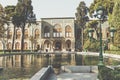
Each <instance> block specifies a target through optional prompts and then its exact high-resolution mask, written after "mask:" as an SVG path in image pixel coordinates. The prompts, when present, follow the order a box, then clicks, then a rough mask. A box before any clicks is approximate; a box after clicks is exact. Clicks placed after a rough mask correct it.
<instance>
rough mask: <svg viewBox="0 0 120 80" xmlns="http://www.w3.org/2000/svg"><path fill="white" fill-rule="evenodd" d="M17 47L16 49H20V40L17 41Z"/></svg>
mask: <svg viewBox="0 0 120 80" xmlns="http://www.w3.org/2000/svg"><path fill="white" fill-rule="evenodd" d="M15 49H16V50H20V43H19V42H17V43H16V44H15Z"/></svg>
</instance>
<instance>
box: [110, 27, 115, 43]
mask: <svg viewBox="0 0 120 80" xmlns="http://www.w3.org/2000/svg"><path fill="white" fill-rule="evenodd" d="M115 32H116V29H115V28H114V27H111V28H110V36H111V38H112V43H114V33H115Z"/></svg>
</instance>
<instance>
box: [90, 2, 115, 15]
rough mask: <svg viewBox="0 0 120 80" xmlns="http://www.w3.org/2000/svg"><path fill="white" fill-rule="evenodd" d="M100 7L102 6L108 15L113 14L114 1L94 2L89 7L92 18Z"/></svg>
mask: <svg viewBox="0 0 120 80" xmlns="http://www.w3.org/2000/svg"><path fill="white" fill-rule="evenodd" d="M100 5H102V6H103V7H104V8H105V11H106V14H107V15H111V14H112V12H113V7H114V0H94V2H93V3H92V4H91V5H90V7H89V12H90V15H91V16H92V14H93V13H94V11H96V9H97V8H98V6H100Z"/></svg>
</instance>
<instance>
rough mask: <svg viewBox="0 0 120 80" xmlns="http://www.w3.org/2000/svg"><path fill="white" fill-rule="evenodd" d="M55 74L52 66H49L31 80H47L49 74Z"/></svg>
mask: <svg viewBox="0 0 120 80" xmlns="http://www.w3.org/2000/svg"><path fill="white" fill-rule="evenodd" d="M53 72H54V71H53V68H52V66H48V67H47V68H42V69H41V70H40V71H38V72H37V73H36V74H35V75H34V76H33V77H32V78H31V79H30V80H46V79H47V77H48V76H49V74H51V73H53Z"/></svg>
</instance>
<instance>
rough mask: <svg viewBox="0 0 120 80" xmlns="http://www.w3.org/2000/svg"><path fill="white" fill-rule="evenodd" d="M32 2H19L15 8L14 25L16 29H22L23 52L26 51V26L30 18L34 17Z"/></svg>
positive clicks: (19, 0)
mask: <svg viewBox="0 0 120 80" xmlns="http://www.w3.org/2000/svg"><path fill="white" fill-rule="evenodd" d="M31 3H32V2H31V0H18V3H17V5H16V8H15V14H14V16H13V18H12V23H13V24H14V25H15V26H16V27H20V28H21V30H22V39H21V51H23V49H24V31H25V25H26V23H27V22H29V21H30V18H31V17H33V16H34V15H33V7H32V5H31Z"/></svg>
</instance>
